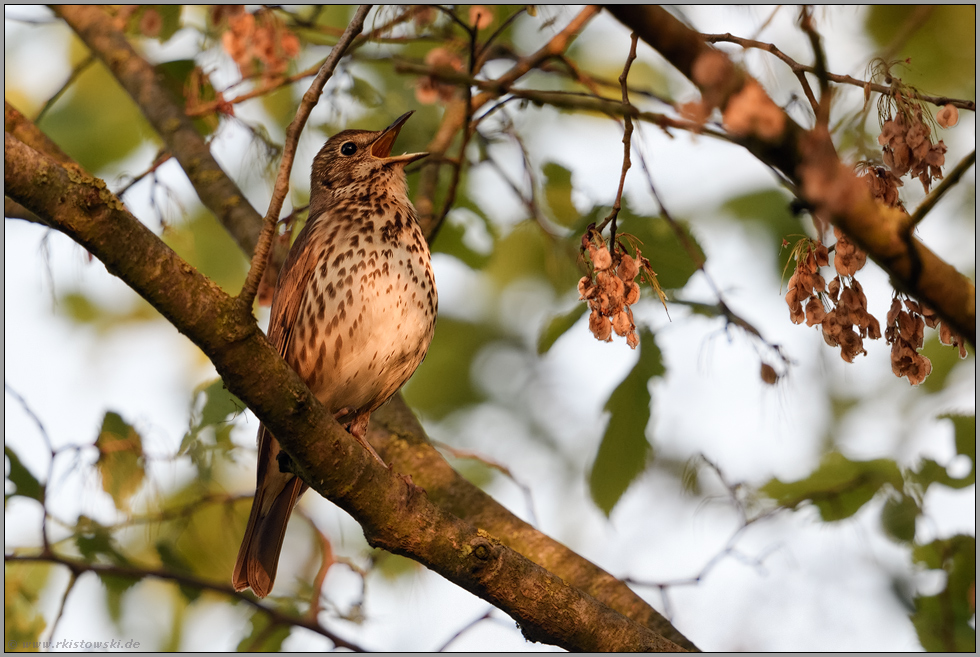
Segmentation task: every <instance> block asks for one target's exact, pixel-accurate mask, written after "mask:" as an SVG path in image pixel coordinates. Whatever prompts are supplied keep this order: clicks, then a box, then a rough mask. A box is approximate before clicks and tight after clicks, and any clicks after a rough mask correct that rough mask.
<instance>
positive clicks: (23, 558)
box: [3, 552, 365, 652]
mask: <svg viewBox="0 0 980 657" xmlns="http://www.w3.org/2000/svg"><path fill="white" fill-rule="evenodd" d="M3 562H4V564H8V563H49V564H57V565H59V566H65V567H66V568H68V570H69V571H71V576H72V580H71V582H70V584H69V586H71V585H73V584H74V582H75V579H76V578H77V577H78V576H79V575H81V574H82V573H94V574H96V575H98V576H99V577H103V576H110V577H126V578H130V579H143V578H145V577H152V578H154V579H161V580H164V581H167V582H174V583H175V584H180V585H182V586H189V587H191V588H192V589H196V590H198V591H211V592H212V593H218V594H221V595H224V596H227V597H229V598H232V599H233V600H236V601H237V602H244V603H245V604H248V605H251V606H252V607H255V608H256V609H258V610H259V611H261V612H262V613H264V614H266V615H267V616H269V618H270V619H272V621H273V623H275V624H277V625H296V626H298V627H303V628H306V629H307V630H310V631H311V632H316V633H317V634H319V635H320V636H323V637H326V638H327V639H330V641H332V642H333V644H334V646H336V647H337V648H347V649H348V650H352V651H354V652H365V650H364V648H361V647H360V646H358V645H357V644H355V643H351V642H350V641H347V640H346V639H342V638H341V637H339V636H337V635H336V634H334V633H333V632H331V631H330V630H328V629H326V628H325V627H323V626H322V625H320V624H319V623H318V622H316V620H315V619H309V620H308V619H305V618H302V617H301V616H290V615H288V614H284V613H282V612H281V611H279V610H278V609H276V608H275V607H268V606H266V605H264V604H262V603H261V602H259V601H258V600H257V599H256V598H255V597H254V596H252V595H248V594H246V593H239V592H238V591H236V590H235V589H234V588H232V587H231V586H229V585H227V584H217V583H215V582H210V581H208V580H206V579H201V578H199V577H194V576H193V575H187V574H184V573H178V572H173V571H169V570H160V569H156V568H149V567H146V568H140V567H133V566H119V565H112V564H95V563H88V562H86V561H81V560H79V559H70V558H68V557H64V556H62V555H60V554H55V553H53V552H50V553H47V554H38V555H26V554H13V555H11V554H5V555H3ZM69 590H70V588H69ZM66 595H67V592H66ZM64 602H65V601H64V599H62V601H61V607H62V609H63V608H64Z"/></svg>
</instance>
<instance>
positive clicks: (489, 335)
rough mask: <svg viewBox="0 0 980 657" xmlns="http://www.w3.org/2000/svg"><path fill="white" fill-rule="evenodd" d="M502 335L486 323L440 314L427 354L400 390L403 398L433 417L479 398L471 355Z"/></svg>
mask: <svg viewBox="0 0 980 657" xmlns="http://www.w3.org/2000/svg"><path fill="white" fill-rule="evenodd" d="M502 338H503V335H502V334H501V333H500V332H498V331H497V330H496V329H494V328H493V327H491V326H489V325H487V324H474V323H471V322H465V321H461V320H458V319H452V318H450V317H440V318H439V321H438V322H437V323H436V334H435V336H434V337H433V339H432V345H431V346H430V347H429V353H428V354H427V355H426V357H425V360H424V361H422V365H420V366H419V369H418V370H417V371H416V372H415V374H414V375H413V376H412V378H411V379H410V380H409V382H408V383H407V384H406V385H405V388H404V389H403V391H404V394H405V401H407V402H408V405H409V406H411V407H412V408H413V409H416V410H418V411H421V412H422V413H425V414H427V415H429V416H432V417H434V418H436V419H439V418H442V417H445V416H446V415H447V414H449V413H451V412H452V411H454V410H456V409H458V408H461V407H463V406H467V405H470V404H475V403H478V402H480V401H483V399H484V395H483V394H482V393H481V392H480V391H479V390H477V388H476V387H475V386H474V385H473V380H472V377H471V376H470V369H471V367H472V362H473V358H474V357H475V356H476V354H477V353H478V352H479V351H480V350H481V349H482V348H483V347H485V346H487V345H489V344H490V343H492V342H494V341H497V340H500V339H502Z"/></svg>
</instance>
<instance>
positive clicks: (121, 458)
mask: <svg viewBox="0 0 980 657" xmlns="http://www.w3.org/2000/svg"><path fill="white" fill-rule="evenodd" d="M95 446H96V447H97V448H98V450H99V460H98V461H97V462H96V464H95V465H96V467H97V468H98V469H99V474H101V475H102V489H103V490H105V492H107V493H109V495H111V496H112V501H113V502H114V503H115V505H116V508H117V509H119V510H120V511H129V498H130V497H132V496H133V494H134V493H136V491H138V490H139V488H140V486H142V485H143V479H144V477H145V476H146V472H145V471H144V469H143V439H142V438H141V437H140V435H139V433H137V432H136V430H135V429H134V428H133V427H132V426H130V425H129V424H127V423H126V422H124V421H123V419H122V417H120V416H119V414H118V413H113V412H111V411H109V412H107V413H106V414H105V419H103V421H102V429H101V431H99V437H98V438H97V439H96V441H95Z"/></svg>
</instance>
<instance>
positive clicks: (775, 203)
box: [721, 189, 802, 271]
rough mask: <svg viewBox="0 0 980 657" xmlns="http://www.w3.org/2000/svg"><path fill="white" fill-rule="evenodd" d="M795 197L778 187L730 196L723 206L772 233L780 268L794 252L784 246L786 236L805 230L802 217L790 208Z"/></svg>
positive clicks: (743, 219)
mask: <svg viewBox="0 0 980 657" xmlns="http://www.w3.org/2000/svg"><path fill="white" fill-rule="evenodd" d="M792 200H793V199H792V197H791V196H790V195H789V194H788V193H786V192H784V191H782V190H778V189H765V190H759V191H755V192H749V193H748V194H743V195H741V196H736V197H734V198H731V199H728V200H727V201H725V203H724V204H722V206H721V209H722V210H723V211H725V212H728V213H729V214H731V215H732V216H734V217H736V218H737V219H740V220H742V221H744V222H746V223H749V224H755V225H757V226H759V227H760V228H762V229H764V230H765V231H766V232H768V233H769V239H770V243H771V245H772V252H773V254H776V253H778V254H779V268H780V271H782V268H783V267H784V266H785V265H786V262H787V261H788V260H789V258H790V255H791V252H790V249H783V248H782V242H783V239H787V238H788V237H789V236H790V235H794V234H798V233H800V232H802V228H801V227H800V220H799V219H798V218H797V217H795V216H793V212H792V210H791V209H790V203H792Z"/></svg>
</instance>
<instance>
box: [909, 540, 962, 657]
mask: <svg viewBox="0 0 980 657" xmlns="http://www.w3.org/2000/svg"><path fill="white" fill-rule="evenodd" d="M912 559H913V560H914V561H915V562H916V563H920V564H922V565H924V566H925V567H926V568H929V569H932V570H940V569H941V570H943V571H945V573H946V586H945V588H944V589H943V590H942V591H940V592H939V593H938V594H936V595H931V596H918V597H916V598H915V613H913V614H912V624H913V625H914V626H915V631H916V632H917V633H918V635H919V641H920V642H921V643H922V647H923V648H925V649H926V650H928V651H931V652H975V651H976V640H977V639H976V630H975V629H974V628H973V627H971V619H973V618H975V615H976V609H975V606H976V597H975V596H976V578H977V561H976V559H977V541H976V538H975V537H973V536H966V535H962V534H961V535H957V536H952V537H950V538H948V539H939V540H935V541H933V542H932V543H929V544H927V545H918V546H916V547H915V548H914V549H913V550H912Z"/></svg>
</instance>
